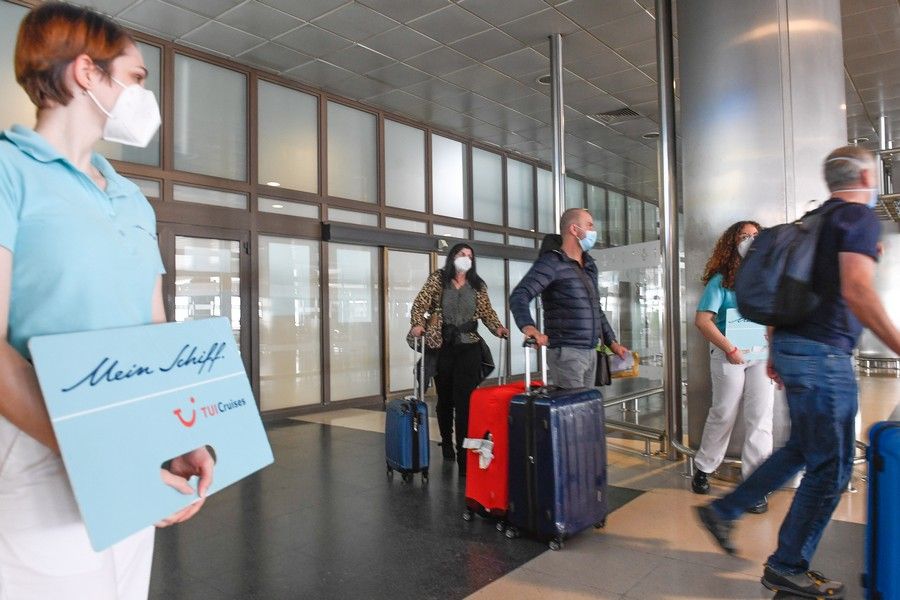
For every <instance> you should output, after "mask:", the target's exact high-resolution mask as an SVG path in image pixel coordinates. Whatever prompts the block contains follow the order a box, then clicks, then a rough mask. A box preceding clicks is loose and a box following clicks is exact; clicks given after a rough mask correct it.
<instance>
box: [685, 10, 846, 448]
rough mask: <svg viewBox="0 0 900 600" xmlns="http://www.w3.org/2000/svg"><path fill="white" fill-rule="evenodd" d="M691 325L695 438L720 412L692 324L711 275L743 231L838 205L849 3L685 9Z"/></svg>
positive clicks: (691, 428)
mask: <svg viewBox="0 0 900 600" xmlns="http://www.w3.org/2000/svg"><path fill="white" fill-rule="evenodd" d="M677 17H678V41H679V60H680V88H679V92H680V98H681V122H680V126H679V137H680V140H681V142H682V144H681V148H680V156H681V158H682V177H681V181H682V190H683V198H684V218H685V221H686V223H685V240H684V247H685V261H686V271H685V277H686V289H685V310H686V312H687V317H688V322H689V325H688V336H687V337H688V340H687V350H688V361H687V364H688V402H687V404H688V433H689V437H690V442H691V445H692V446H694V447H697V445H699V442H700V435H701V432H702V430H703V424H704V421H705V419H706V415H707V412H708V409H709V404H710V381H709V345H708V344H707V342H706V341H705V340H704V339H703V338H702V337H701V336H700V335H699V333H698V332H697V330H696V328H695V327H693V314H694V311H695V309H696V306H697V301H698V300H699V298H700V295H701V293H702V290H703V286H702V284H701V283H700V276H701V275H702V272H703V268H704V266H705V264H706V260H707V258H708V257H709V255H710V253H711V251H712V249H713V246H714V245H715V242H716V240H717V239H718V237H719V236H720V235H721V234H722V233H723V232H724V230H725V229H726V228H727V227H728V226H729V225H730V224H732V223H733V222H735V221H739V220H744V219H752V220H756V221H759V222H760V223H762V224H763V225H775V224H777V223H783V222H785V221H787V220H791V219H794V218H795V217H796V216H798V215H799V214H802V213H803V212H804V211H805V210H806V209H807V208H808V207H809V205H810V204H809V202H810V200H813V199H816V200H822V199H824V198H826V197H827V193H828V192H827V189H826V187H825V183H824V181H823V179H822V160H823V159H824V158H825V156H827V154H828V152H830V151H831V150H833V149H834V148H836V147H838V146H842V145H844V144H846V143H847V131H846V129H847V124H846V109H845V105H844V103H845V98H844V75H843V46H842V40H841V9H840V2H839V1H838V0H754V1H753V2H747V1H746V0H716V1H715V2H709V1H708V0H680V1H679V2H678V15H677Z"/></svg>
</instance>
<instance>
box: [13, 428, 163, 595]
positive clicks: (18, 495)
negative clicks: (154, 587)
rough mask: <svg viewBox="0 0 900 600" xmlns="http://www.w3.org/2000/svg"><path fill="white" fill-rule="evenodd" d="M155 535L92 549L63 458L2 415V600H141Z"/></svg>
mask: <svg viewBox="0 0 900 600" xmlns="http://www.w3.org/2000/svg"><path fill="white" fill-rule="evenodd" d="M106 476H108V477H115V476H116V474H115V473H108V474H106ZM154 532H155V528H153V527H149V528H147V529H145V530H142V531H140V532H138V533H136V534H134V535H132V536H131V537H129V538H127V539H126V540H123V541H122V542H119V543H118V544H116V545H114V546H112V547H111V548H108V549H106V550H104V551H102V552H94V550H93V549H92V548H91V545H90V542H89V540H88V536H87V530H86V529H85V527H84V523H83V522H82V520H81V515H80V514H79V512H78V506H77V505H76V503H75V498H74V496H73V495H72V488H71V486H70V485H69V479H68V477H66V472H65V469H64V467H63V464H62V461H61V460H60V459H59V457H57V456H55V455H54V454H53V453H52V452H51V451H50V450H49V449H48V448H47V447H46V446H44V445H42V444H40V443H38V442H37V441H35V440H34V439H33V438H31V437H30V436H28V435H27V434H25V433H23V432H22V431H20V430H19V429H18V428H17V427H16V426H14V425H13V424H11V423H10V422H9V421H7V420H6V419H4V418H2V417H0V600H56V599H57V598H58V599H61V600H63V599H64V600H146V598H147V594H148V592H149V588H150V567H151V564H152V562H153V537H154Z"/></svg>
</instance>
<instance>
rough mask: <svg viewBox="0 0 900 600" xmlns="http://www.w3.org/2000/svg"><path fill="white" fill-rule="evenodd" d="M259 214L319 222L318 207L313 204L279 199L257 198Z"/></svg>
mask: <svg viewBox="0 0 900 600" xmlns="http://www.w3.org/2000/svg"><path fill="white" fill-rule="evenodd" d="M258 204H259V212H267V213H275V214H279V215H291V216H292V217H303V218H304V219H315V220H317V221H318V220H319V207H318V206H316V205H315V204H304V203H303V202H290V201H288V200H281V199H279V198H264V197H262V196H260V197H259V198H258Z"/></svg>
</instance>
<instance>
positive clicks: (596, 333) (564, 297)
mask: <svg viewBox="0 0 900 600" xmlns="http://www.w3.org/2000/svg"><path fill="white" fill-rule="evenodd" d="M589 286H590V287H589ZM538 294H540V295H541V302H542V303H543V307H544V331H543V333H544V334H545V335H546V336H547V337H549V338H550V342H549V345H550V347H551V348H558V347H562V346H565V347H574V348H585V349H590V348H595V347H596V346H597V343H598V341H599V339H600V334H601V333H602V334H603V342H604V343H605V344H607V345H609V344H611V343H612V342H614V341H616V334H615V332H614V331H613V330H612V327H610V325H609V321H607V319H606V315H605V314H604V313H603V310H602V309H601V308H600V300H599V298H600V291H599V289H598V288H597V264H596V263H595V262H594V259H593V258H592V257H591V256H590V255H589V254H587V253H585V254H584V269H582V267H581V265H579V264H578V263H577V262H576V261H574V260H572V259H571V258H569V257H568V255H566V254H565V253H564V252H563V251H562V250H551V251H549V252H545V253H543V254H541V256H540V258H538V259H537V261H535V263H534V264H533V265H532V266H531V270H529V271H528V273H526V274H525V277H523V278H522V281H520V282H519V285H517V286H516V287H515V289H514V290H513V291H512V294H510V296H509V308H510V311H511V312H512V314H513V317H514V318H515V320H516V325H517V326H518V327H519V329H520V330H521V329H523V328H525V327H527V326H528V325H534V319H533V318H532V317H531V311H530V310H529V309H528V303H529V302H531V301H532V300H533V299H534V298H535V297H536V296H537V295H538Z"/></svg>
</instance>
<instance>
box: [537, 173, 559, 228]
mask: <svg viewBox="0 0 900 600" xmlns="http://www.w3.org/2000/svg"><path fill="white" fill-rule="evenodd" d="M537 201H538V231H540V232H541V233H553V232H554V231H556V221H557V218H556V215H555V214H553V173H551V172H550V171H548V170H547V169H538V170H537Z"/></svg>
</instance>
